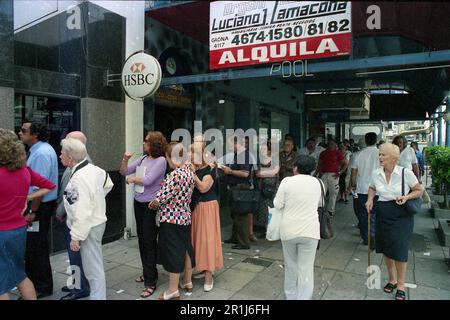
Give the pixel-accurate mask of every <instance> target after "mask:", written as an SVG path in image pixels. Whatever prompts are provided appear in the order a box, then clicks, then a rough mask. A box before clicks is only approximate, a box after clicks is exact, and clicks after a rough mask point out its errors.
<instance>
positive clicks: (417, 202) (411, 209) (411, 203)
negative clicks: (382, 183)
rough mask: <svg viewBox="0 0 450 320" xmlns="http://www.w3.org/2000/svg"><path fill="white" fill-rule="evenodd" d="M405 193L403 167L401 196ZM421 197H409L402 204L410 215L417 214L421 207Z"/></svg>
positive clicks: (403, 171)
mask: <svg viewBox="0 0 450 320" xmlns="http://www.w3.org/2000/svg"><path fill="white" fill-rule="evenodd" d="M404 195H405V168H403V169H402V196H404ZM422 203H423V200H422V198H416V199H410V200H408V201H406V202H405V203H404V204H403V205H404V206H405V209H406V212H408V214H409V215H410V216H413V215H415V214H418V213H419V212H420V209H421V207H422Z"/></svg>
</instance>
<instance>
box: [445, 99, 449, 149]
mask: <svg viewBox="0 0 450 320" xmlns="http://www.w3.org/2000/svg"><path fill="white" fill-rule="evenodd" d="M445 122H446V126H445V145H446V146H447V147H450V97H447V109H446V110H445Z"/></svg>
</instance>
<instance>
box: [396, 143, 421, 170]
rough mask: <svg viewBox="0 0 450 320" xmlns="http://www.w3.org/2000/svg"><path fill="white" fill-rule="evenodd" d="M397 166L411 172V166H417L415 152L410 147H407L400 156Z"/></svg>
mask: <svg viewBox="0 0 450 320" xmlns="http://www.w3.org/2000/svg"><path fill="white" fill-rule="evenodd" d="M398 164H399V165H400V166H402V167H405V168H406V169H410V170H412V165H413V164H417V157H416V152H415V151H414V149H413V148H411V147H410V146H407V147H406V148H405V149H404V150H403V151H402V153H401V154H400V160H398Z"/></svg>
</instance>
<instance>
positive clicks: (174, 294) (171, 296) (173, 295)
mask: <svg viewBox="0 0 450 320" xmlns="http://www.w3.org/2000/svg"><path fill="white" fill-rule="evenodd" d="M158 300H180V293H179V292H178V290H177V291H174V292H172V293H171V294H167V293H166V291H164V292H162V293H161V294H160V295H159V297H158Z"/></svg>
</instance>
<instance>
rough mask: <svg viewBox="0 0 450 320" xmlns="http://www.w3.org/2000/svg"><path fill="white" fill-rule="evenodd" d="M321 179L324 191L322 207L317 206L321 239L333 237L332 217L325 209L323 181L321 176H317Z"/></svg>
mask: <svg viewBox="0 0 450 320" xmlns="http://www.w3.org/2000/svg"><path fill="white" fill-rule="evenodd" d="M316 179H317V180H318V181H319V184H320V189H321V191H322V197H321V199H322V201H321V203H322V205H323V206H322V207H319V208H317V213H318V214H319V223H320V238H321V239H329V238H331V237H333V230H332V228H331V218H330V215H329V214H328V212H327V211H326V209H325V191H324V188H323V185H322V181H320V179H319V178H316Z"/></svg>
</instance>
